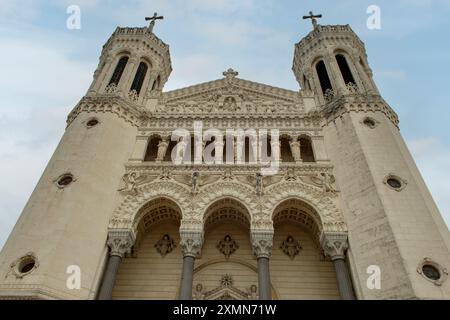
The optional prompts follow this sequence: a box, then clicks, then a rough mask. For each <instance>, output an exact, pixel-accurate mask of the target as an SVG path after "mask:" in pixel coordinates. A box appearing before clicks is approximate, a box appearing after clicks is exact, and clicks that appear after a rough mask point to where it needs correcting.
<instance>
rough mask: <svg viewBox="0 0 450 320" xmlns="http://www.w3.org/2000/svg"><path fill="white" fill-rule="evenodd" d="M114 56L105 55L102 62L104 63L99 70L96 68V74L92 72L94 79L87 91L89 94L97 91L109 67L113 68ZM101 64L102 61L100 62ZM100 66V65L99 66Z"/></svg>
mask: <svg viewBox="0 0 450 320" xmlns="http://www.w3.org/2000/svg"><path fill="white" fill-rule="evenodd" d="M113 62H114V58H113V57H112V56H107V57H106V59H105V62H104V65H103V67H102V69H101V70H97V71H99V72H97V74H94V81H93V82H92V85H91V87H90V88H89V90H88V92H89V93H91V94H94V93H97V92H98V91H99V90H100V88H101V85H102V83H103V82H104V81H105V78H106V76H107V75H109V74H110V73H111V71H110V70H111V69H113V68H115V66H114V65H113ZM100 64H102V62H100ZM100 67H101V66H100Z"/></svg>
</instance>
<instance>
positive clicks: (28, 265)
mask: <svg viewBox="0 0 450 320" xmlns="http://www.w3.org/2000/svg"><path fill="white" fill-rule="evenodd" d="M35 266H36V260H35V259H34V258H33V257H31V256H26V257H24V258H22V260H21V261H20V263H19V265H18V266H17V271H19V273H21V274H25V273H29V272H31V271H33V269H34V268H35Z"/></svg>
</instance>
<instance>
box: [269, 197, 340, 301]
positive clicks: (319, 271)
mask: <svg viewBox="0 0 450 320" xmlns="http://www.w3.org/2000/svg"><path fill="white" fill-rule="evenodd" d="M272 217H273V224H274V239H273V249H272V256H271V259H270V272H271V281H272V283H273V285H274V286H275V287H276V288H277V292H278V294H279V298H280V299H288V300H291V299H340V295H339V290H338V286H337V282H336V274H335V271H334V267H333V263H332V262H331V261H330V260H329V259H328V258H325V257H324V255H323V254H322V250H321V246H320V239H319V236H320V232H321V230H322V222H321V220H320V216H319V214H318V213H317V212H316V211H315V209H314V208H313V207H312V206H310V205H309V204H307V203H306V202H303V201H301V200H298V199H288V200H285V201H283V202H282V203H280V204H279V205H278V206H277V207H276V208H275V209H274V211H273V216H272Z"/></svg>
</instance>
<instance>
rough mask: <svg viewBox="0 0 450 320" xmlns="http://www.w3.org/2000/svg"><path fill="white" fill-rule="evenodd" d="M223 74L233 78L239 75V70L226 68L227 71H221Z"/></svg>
mask: <svg viewBox="0 0 450 320" xmlns="http://www.w3.org/2000/svg"><path fill="white" fill-rule="evenodd" d="M223 75H224V76H225V77H226V78H227V79H233V78H236V77H237V76H238V75H239V72H237V71H234V70H233V69H231V68H230V69H228V70H227V71H224V72H223Z"/></svg>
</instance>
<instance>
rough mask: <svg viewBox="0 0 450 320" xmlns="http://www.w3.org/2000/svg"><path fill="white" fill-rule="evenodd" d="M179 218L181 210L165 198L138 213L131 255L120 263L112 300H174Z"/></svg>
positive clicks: (179, 259) (180, 259)
mask: <svg viewBox="0 0 450 320" xmlns="http://www.w3.org/2000/svg"><path fill="white" fill-rule="evenodd" d="M181 217H182V213H181V209H180V208H179V207H178V205H177V204H176V203H175V202H173V201H172V200H169V199H167V198H157V199H154V200H151V201H149V202H147V203H146V204H145V205H144V206H143V207H142V208H141V209H140V210H139V212H138V213H137V215H136V218H135V222H134V223H135V225H136V226H137V234H136V242H135V245H134V249H133V253H132V254H131V255H130V256H127V257H125V258H124V259H123V261H122V263H121V264H120V268H119V270H118V273H117V277H116V282H115V286H114V290H113V295H112V296H113V299H134V300H135V299H145V300H151V299H165V300H173V299H177V294H178V288H179V285H180V274H181V267H182V263H183V257H182V254H181V251H180V247H179V243H180V236H179V227H180V221H181Z"/></svg>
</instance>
